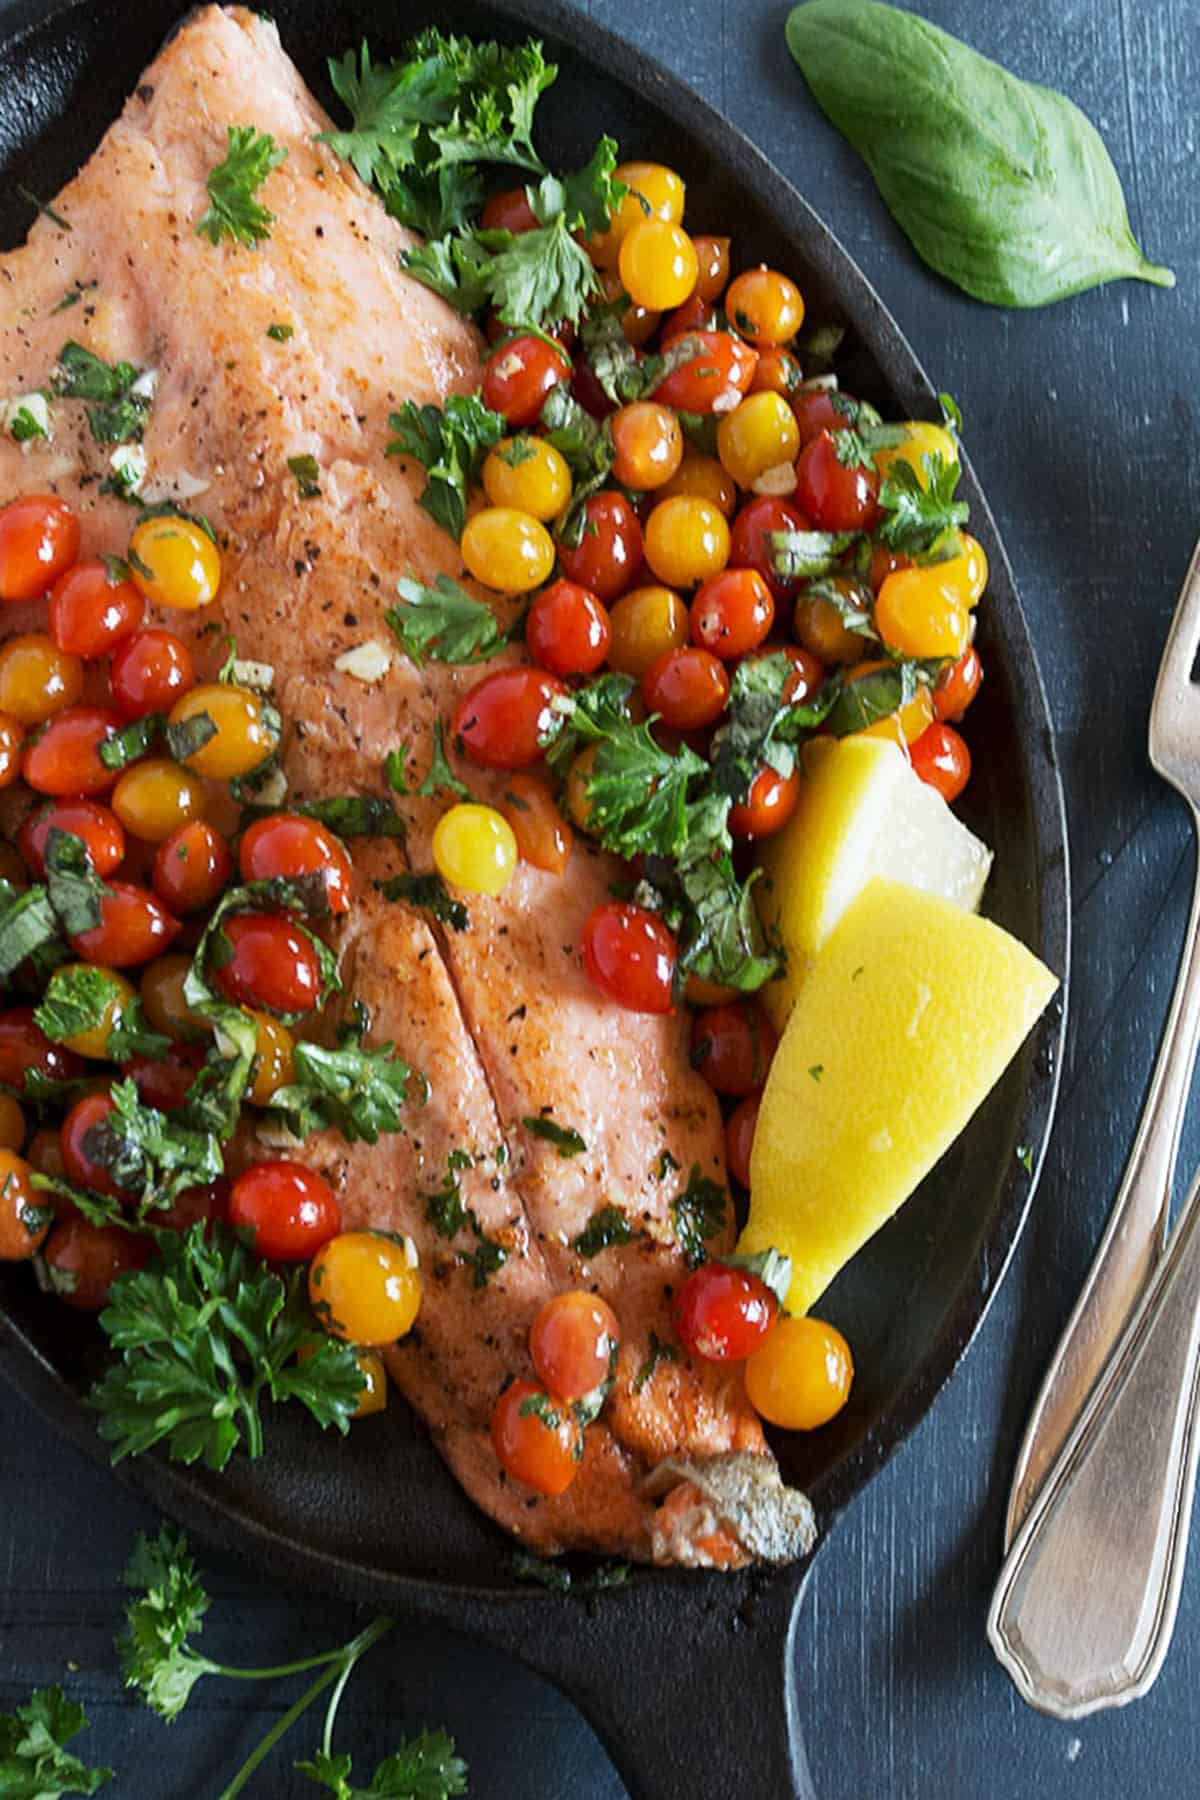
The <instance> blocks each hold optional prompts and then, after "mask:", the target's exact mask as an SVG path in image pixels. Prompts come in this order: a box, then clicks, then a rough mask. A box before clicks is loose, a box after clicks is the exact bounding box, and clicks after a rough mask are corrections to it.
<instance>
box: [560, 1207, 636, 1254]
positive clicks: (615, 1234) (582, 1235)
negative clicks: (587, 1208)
mask: <svg viewBox="0 0 1200 1800" xmlns="http://www.w3.org/2000/svg"><path fill="white" fill-rule="evenodd" d="M632 1239H633V1227H632V1225H631V1224H630V1223H629V1220H628V1218H627V1217H626V1216H625V1214H624V1213H623V1212H622V1211H621V1208H620V1207H619V1206H601V1207H598V1208H597V1210H596V1211H595V1212H594V1213H593V1214H592V1216H591V1218H590V1219H589V1220H588V1222H587V1224H586V1225H585V1226H584V1228H583V1230H582V1231H581V1232H579V1234H578V1235H577V1236H576V1237H574V1238H572V1240H571V1248H572V1250H574V1251H576V1252H577V1253H578V1254H579V1255H580V1256H582V1257H584V1258H587V1259H590V1258H591V1257H593V1256H598V1255H599V1254H600V1252H601V1250H611V1249H612V1248H613V1247H614V1246H617V1247H618V1248H619V1247H620V1245H622V1244H628V1243H630V1242H632Z"/></svg>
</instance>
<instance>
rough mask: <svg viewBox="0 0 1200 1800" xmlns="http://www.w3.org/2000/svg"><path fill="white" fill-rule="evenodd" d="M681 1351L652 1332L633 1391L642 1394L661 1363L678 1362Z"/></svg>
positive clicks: (635, 1378)
mask: <svg viewBox="0 0 1200 1800" xmlns="http://www.w3.org/2000/svg"><path fill="white" fill-rule="evenodd" d="M678 1361H679V1351H678V1349H677V1348H676V1346H675V1345H674V1344H665V1343H664V1342H663V1340H662V1339H661V1338H660V1337H659V1335H658V1333H657V1332H656V1331H652V1332H651V1333H650V1343H649V1347H648V1349H647V1351H646V1356H645V1360H644V1361H643V1363H642V1365H641V1367H640V1368H639V1369H638V1372H637V1374H636V1376H635V1377H634V1382H633V1391H634V1393H635V1394H640V1393H641V1391H642V1389H643V1388H644V1387H645V1385H646V1383H647V1382H648V1381H653V1379H654V1371H655V1370H656V1369H657V1368H658V1365H659V1363H664V1362H678Z"/></svg>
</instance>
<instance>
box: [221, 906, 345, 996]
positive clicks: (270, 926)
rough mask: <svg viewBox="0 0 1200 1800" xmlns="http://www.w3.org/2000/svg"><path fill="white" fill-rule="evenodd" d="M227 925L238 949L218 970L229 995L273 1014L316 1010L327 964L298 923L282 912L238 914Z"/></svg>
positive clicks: (222, 987) (224, 988)
mask: <svg viewBox="0 0 1200 1800" xmlns="http://www.w3.org/2000/svg"><path fill="white" fill-rule="evenodd" d="M221 928H222V930H223V931H224V933H225V936H226V937H227V938H228V940H229V943H230V946H231V948H232V950H233V955H232V956H231V957H230V959H229V961H228V962H227V963H225V964H224V965H223V966H222V967H221V968H219V969H218V970H217V971H216V981H217V986H218V987H219V988H220V989H221V991H222V992H223V993H224V994H225V996H226V998H227V999H230V1000H233V1001H236V1002H237V1004H238V1005H239V1006H256V1007H263V1008H265V1010H266V1011H267V1012H277V1013H301V1012H310V1011H311V1010H312V1008H313V1007H314V1006H315V1005H316V1004H317V1001H318V1000H319V998H320V995H321V964H320V961H319V960H318V957H317V953H316V951H315V950H314V949H313V947H312V945H311V944H310V942H309V941H308V938H307V937H306V936H305V935H304V933H303V932H302V931H301V930H300V928H299V926H298V925H296V924H295V923H293V921H292V920H291V919H285V918H283V917H281V916H280V915H279V914H278V913H236V914H235V915H234V916H233V918H231V919H224V920H222V927H221Z"/></svg>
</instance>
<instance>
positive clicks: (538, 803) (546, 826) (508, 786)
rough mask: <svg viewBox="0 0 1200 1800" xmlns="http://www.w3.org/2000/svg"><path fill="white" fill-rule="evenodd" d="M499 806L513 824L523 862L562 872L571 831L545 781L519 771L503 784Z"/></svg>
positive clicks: (513, 831)
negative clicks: (502, 794)
mask: <svg viewBox="0 0 1200 1800" xmlns="http://www.w3.org/2000/svg"><path fill="white" fill-rule="evenodd" d="M500 810H501V812H502V813H503V814H504V817H505V818H506V819H507V820H508V822H509V825H510V826H511V827H512V834H513V836H514V837H515V838H516V840H517V853H518V855H519V856H520V858H521V861H522V862H527V863H532V864H533V867H534V868H535V869H544V870H545V871H546V873H547V874H548V875H561V874H562V872H563V870H564V869H565V868H566V866H567V862H568V860H569V859H570V855H571V846H572V844H573V843H574V841H575V840H574V833H573V832H572V830H571V827H570V826H569V825H568V824H567V821H566V820H565V819H564V818H563V816H562V814H561V813H560V812H559V810H558V807H557V806H556V805H555V803H554V799H553V796H552V795H551V793H550V790H549V788H548V787H547V786H546V784H545V782H544V781H539V780H538V778H537V776H536V775H526V774H523V773H521V772H520V771H518V772H517V773H515V774H513V775H511V776H510V777H509V779H508V780H507V781H506V782H505V784H504V798H503V800H502V801H501V805H500Z"/></svg>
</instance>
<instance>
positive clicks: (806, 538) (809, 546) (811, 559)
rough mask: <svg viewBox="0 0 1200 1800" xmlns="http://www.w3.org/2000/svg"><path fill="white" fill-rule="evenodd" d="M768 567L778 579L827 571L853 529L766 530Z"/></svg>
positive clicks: (795, 578)
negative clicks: (768, 554)
mask: <svg viewBox="0 0 1200 1800" xmlns="http://www.w3.org/2000/svg"><path fill="white" fill-rule="evenodd" d="M764 535H765V537H766V539H767V541H768V544H769V546H770V557H771V567H772V568H773V569H774V571H775V573H776V574H777V575H778V576H779V578H780V580H781V581H798V580H803V579H805V578H806V577H809V576H814V575H828V574H829V572H830V570H831V569H833V568H835V567H836V565H837V561H838V558H839V557H840V556H842V555H843V553H844V552H845V551H846V550H848V549H849V547H850V545H851V544H852V543H853V542H854V539H855V536H856V533H854V532H853V531H768V532H766V533H764Z"/></svg>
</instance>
